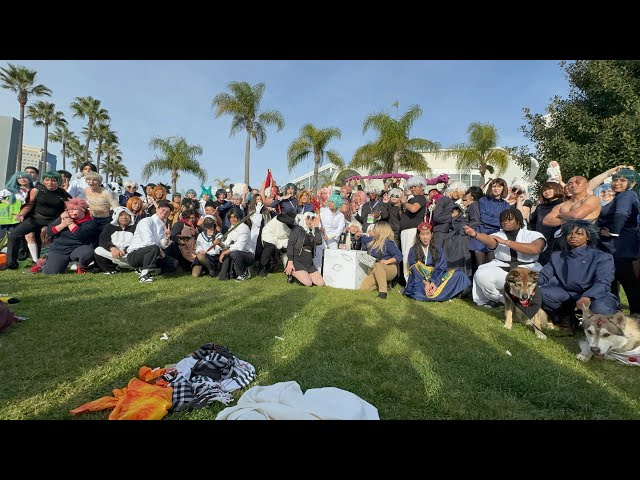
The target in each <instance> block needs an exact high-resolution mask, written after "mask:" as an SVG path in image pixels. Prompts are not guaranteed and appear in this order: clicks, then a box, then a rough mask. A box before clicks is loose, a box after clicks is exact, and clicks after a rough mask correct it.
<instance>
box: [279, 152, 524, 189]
mask: <svg viewBox="0 0 640 480" xmlns="http://www.w3.org/2000/svg"><path fill="white" fill-rule="evenodd" d="M444 151H445V152H446V150H444ZM422 155H423V156H424V158H425V160H426V161H427V164H428V165H429V167H430V168H431V172H430V173H429V174H428V175H427V178H432V177H437V176H438V175H439V174H441V173H447V174H449V177H450V179H451V181H452V182H456V181H462V182H464V183H466V184H467V187H470V186H472V185H477V186H480V187H482V185H480V171H479V170H470V171H468V170H464V171H460V170H458V169H457V168H456V161H457V159H456V157H455V156H445V155H442V154H440V155H436V154H434V153H423V154H422ZM322 173H326V174H330V175H331V180H332V183H335V182H336V180H337V178H338V176H341V177H350V176H354V175H362V176H366V175H369V171H368V169H353V168H347V172H344V171H341V170H339V169H338V168H337V167H336V166H335V165H334V164H332V163H329V164H325V165H323V166H322V167H320V168H319V169H318V176H319V177H321V176H322ZM401 173H407V174H409V175H411V174H414V173H415V172H412V171H403V172H401ZM496 173H498V172H496ZM498 177H500V178H503V179H504V180H506V182H507V184H508V185H511V183H512V182H513V181H514V180H515V179H516V178H518V179H520V178H522V179H524V178H525V175H524V171H523V170H522V168H520V167H519V166H518V165H517V164H516V163H515V162H509V166H508V167H507V170H506V171H505V172H503V173H502V174H500V175H493V174H490V173H489V172H487V173H486V174H485V183H486V182H488V181H489V179H491V178H498ZM312 181H313V170H311V171H310V172H307V173H305V174H304V175H301V176H299V177H297V178H294V179H292V180H290V182H291V183H293V184H295V185H297V186H298V188H302V187H304V188H306V189H308V190H310V189H311V188H312V186H311V183H312ZM319 183H322V182H319ZM372 183H373V184H374V185H375V186H382V181H372ZM378 183H379V185H376V184H378Z"/></svg>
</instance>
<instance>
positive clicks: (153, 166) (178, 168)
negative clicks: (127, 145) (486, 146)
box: [141, 136, 207, 192]
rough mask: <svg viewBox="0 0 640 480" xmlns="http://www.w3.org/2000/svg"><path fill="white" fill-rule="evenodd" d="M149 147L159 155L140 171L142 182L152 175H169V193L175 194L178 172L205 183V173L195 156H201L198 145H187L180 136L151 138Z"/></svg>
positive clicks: (200, 149) (200, 148)
mask: <svg viewBox="0 0 640 480" xmlns="http://www.w3.org/2000/svg"><path fill="white" fill-rule="evenodd" d="M149 147H151V148H152V149H153V150H159V151H160V154H159V155H156V157H155V158H154V159H153V160H151V161H150V162H148V163H147V164H146V165H145V166H144V168H143V169H142V174H141V176H142V180H143V181H145V182H146V181H147V180H148V179H149V177H150V176H151V175H153V174H154V173H162V172H170V173H171V191H172V192H177V191H178V189H177V183H178V178H179V177H180V172H188V173H191V174H192V175H195V176H196V177H197V178H198V180H200V181H201V182H202V183H204V182H206V181H207V172H205V171H204V170H203V169H202V167H201V166H200V164H199V163H198V160H197V159H196V157H197V156H199V155H202V147H201V146H200V145H189V144H188V143H187V140H186V139H185V138H183V137H180V136H175V137H168V138H162V137H153V138H152V139H151V142H149Z"/></svg>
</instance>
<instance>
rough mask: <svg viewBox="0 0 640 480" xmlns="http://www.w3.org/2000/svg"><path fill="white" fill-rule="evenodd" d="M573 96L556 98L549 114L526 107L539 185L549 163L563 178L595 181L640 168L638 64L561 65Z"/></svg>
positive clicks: (590, 62) (527, 132)
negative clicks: (629, 167) (613, 171)
mask: <svg viewBox="0 0 640 480" xmlns="http://www.w3.org/2000/svg"><path fill="white" fill-rule="evenodd" d="M560 66H561V67H562V68H564V70H565V72H566V74H567V78H568V80H569V96H568V98H561V97H559V96H555V97H554V98H553V99H551V103H550V104H549V106H548V107H547V113H546V114H545V115H543V114H538V113H532V112H531V111H530V109H528V108H525V109H524V112H525V119H526V121H527V124H526V125H524V126H523V127H522V130H523V132H524V133H525V135H526V137H527V138H528V139H529V140H531V142H532V143H533V144H534V148H535V153H534V156H535V157H536V158H537V159H538V160H539V161H540V169H539V171H538V175H537V180H538V182H544V181H545V180H546V178H547V175H546V170H547V167H548V165H549V162H550V161H551V160H556V161H558V162H559V163H560V166H561V168H562V176H563V178H564V179H568V178H570V177H572V176H574V175H583V176H585V177H587V178H591V177H593V176H595V175H598V174H600V173H602V172H603V171H605V170H607V169H609V168H612V167H615V166H616V165H620V164H625V165H635V166H636V167H637V166H638V158H640V61H638V60H579V61H576V62H561V63H560Z"/></svg>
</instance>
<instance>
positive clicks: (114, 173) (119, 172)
mask: <svg viewBox="0 0 640 480" xmlns="http://www.w3.org/2000/svg"><path fill="white" fill-rule="evenodd" d="M128 176H129V170H127V167H125V166H124V165H123V164H122V163H120V162H119V161H118V162H115V163H114V164H113V169H112V170H111V181H112V182H118V183H119V184H120V185H122V179H123V178H126V177H128Z"/></svg>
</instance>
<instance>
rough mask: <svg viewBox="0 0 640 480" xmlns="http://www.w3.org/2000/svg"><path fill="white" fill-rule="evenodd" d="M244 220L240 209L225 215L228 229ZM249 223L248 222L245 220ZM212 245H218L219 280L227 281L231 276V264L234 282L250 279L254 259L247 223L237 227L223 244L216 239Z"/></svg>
mask: <svg viewBox="0 0 640 480" xmlns="http://www.w3.org/2000/svg"><path fill="white" fill-rule="evenodd" d="M243 218H244V214H243V212H242V210H240V207H233V208H232V209H231V210H229V213H228V214H227V219H228V220H229V224H230V228H229V229H231V228H233V227H235V226H236V225H238V222H240V220H242V219H243ZM247 221H249V220H247ZM213 243H214V245H220V248H221V249H222V252H220V274H219V275H218V279H219V280H228V279H229V278H230V277H231V276H232V273H231V272H232V268H231V266H232V262H233V265H234V266H235V270H236V275H238V276H237V277H236V281H237V282H243V281H245V280H249V279H250V278H251V269H250V267H251V265H252V264H253V260H254V257H255V248H256V247H255V244H254V245H252V244H251V228H250V227H249V226H248V225H247V223H243V224H241V225H238V227H237V228H235V229H234V230H233V231H232V232H231V233H229V235H228V236H227V238H226V239H225V240H224V242H222V241H220V239H216V240H215V241H214V242H213Z"/></svg>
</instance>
